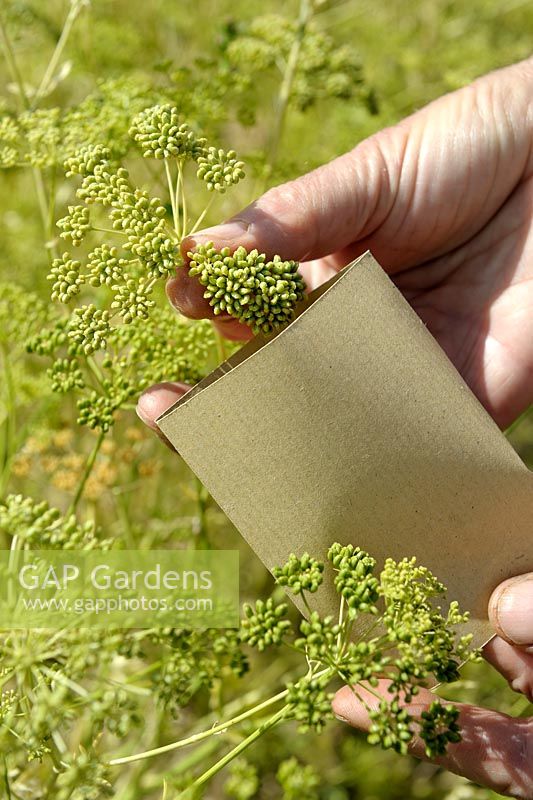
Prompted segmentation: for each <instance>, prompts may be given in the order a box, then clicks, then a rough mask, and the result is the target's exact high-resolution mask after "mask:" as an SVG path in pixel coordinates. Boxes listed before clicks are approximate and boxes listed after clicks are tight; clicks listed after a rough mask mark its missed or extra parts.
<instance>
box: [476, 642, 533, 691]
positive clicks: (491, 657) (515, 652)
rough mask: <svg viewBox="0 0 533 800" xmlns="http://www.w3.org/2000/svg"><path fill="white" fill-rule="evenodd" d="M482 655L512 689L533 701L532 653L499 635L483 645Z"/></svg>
mask: <svg viewBox="0 0 533 800" xmlns="http://www.w3.org/2000/svg"><path fill="white" fill-rule="evenodd" d="M483 657H484V658H485V659H486V660H487V661H488V662H489V664H492V666H493V667H494V668H495V669H497V670H498V672H500V673H501V674H502V675H503V677H504V678H505V679H506V680H507V681H508V683H509V686H510V687H511V689H513V691H515V692H520V693H521V694H524V695H525V696H526V697H527V698H528V700H529V701H530V702H532V703H533V654H532V653H528V652H526V650H523V649H522V648H519V647H516V646H515V645H513V644H509V642H506V641H505V639H502V638H501V637H500V636H495V637H494V639H491V641H490V642H489V643H488V644H486V645H485V647H484V648H483Z"/></svg>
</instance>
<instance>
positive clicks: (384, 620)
mask: <svg viewBox="0 0 533 800" xmlns="http://www.w3.org/2000/svg"><path fill="white" fill-rule="evenodd" d="M328 562H329V563H328V569H329V571H330V576H331V577H332V578H333V580H332V581H331V583H332V585H333V586H334V588H335V589H336V591H337V594H338V596H339V600H340V605H339V614H338V617H337V615H335V616H334V617H330V616H328V617H323V616H321V614H320V613H319V612H318V611H313V610H312V609H311V606H310V600H309V598H310V595H311V594H313V593H314V592H316V591H317V590H318V589H319V588H320V586H321V585H322V582H323V579H324V576H325V564H323V563H322V562H320V561H318V560H317V559H315V558H312V557H311V556H310V555H309V554H308V553H304V555H303V556H301V557H297V556H295V555H294V554H292V555H291V556H290V557H289V559H288V561H287V563H286V564H285V565H283V566H282V567H278V568H275V569H274V570H273V574H274V577H275V578H276V582H277V583H278V584H280V585H281V586H284V587H286V589H287V591H289V592H292V593H293V594H295V595H297V596H298V597H299V598H300V600H301V601H302V602H303V605H304V606H305V608H306V609H307V613H308V618H307V619H303V620H302V621H301V622H300V624H299V626H298V628H297V630H295V629H294V627H293V626H292V625H288V624H287V617H286V616H285V611H286V609H285V606H284V604H281V605H277V604H275V603H274V601H273V599H272V598H270V601H269V600H267V601H266V602H264V601H261V602H259V603H256V605H255V607H252V606H245V617H244V619H243V621H242V623H241V625H242V631H243V633H242V634H241V641H244V642H246V643H247V644H249V645H251V646H254V647H257V648H258V649H259V650H263V649H264V648H265V647H267V646H269V645H272V644H276V645H279V644H287V645H289V646H290V647H291V648H292V649H293V650H296V651H298V652H300V653H302V655H303V656H304V658H305V666H306V672H305V674H304V675H303V676H302V677H301V678H300V679H299V680H296V681H293V682H291V683H289V684H288V685H287V687H286V694H285V706H284V708H283V709H282V711H280V715H282V716H284V717H286V718H293V719H296V720H297V721H298V722H299V723H300V729H301V730H303V731H305V730H309V729H314V730H318V731H320V730H321V729H322V728H323V726H324V725H325V723H326V721H327V719H329V718H330V717H331V698H332V694H331V692H330V685H331V683H332V681H336V680H339V679H340V680H341V681H342V682H343V683H345V684H349V685H352V686H354V687H357V684H359V683H363V685H365V686H366V687H368V686H370V687H378V685H379V681H380V680H386V681H387V682H388V696H385V697H383V699H382V700H381V702H380V704H379V705H378V707H377V708H375V709H371V708H367V711H368V712H369V714H370V718H371V721H372V724H371V728H370V733H369V741H370V742H371V743H373V744H379V745H381V746H382V747H385V748H392V749H393V750H396V751H397V752H399V753H406V752H407V748H408V745H409V743H410V742H411V740H412V739H413V736H415V735H417V736H419V737H420V738H421V739H422V740H423V741H424V744H425V748H426V753H427V755H428V757H434V756H438V755H442V754H443V753H444V752H445V751H446V747H447V745H448V744H449V743H450V742H457V741H459V740H460V730H459V725H458V712H457V709H455V708H454V707H452V706H445V705H443V704H442V703H441V702H440V701H438V700H437V701H435V703H434V704H432V705H431V707H430V708H429V709H427V710H426V711H425V712H424V714H423V715H422V717H421V718H415V717H413V716H412V715H411V714H410V713H409V711H408V709H407V708H406V703H409V702H410V700H411V699H412V698H413V697H414V696H415V695H416V694H417V693H418V691H419V689H420V687H421V686H426V684H427V682H428V680H429V678H430V677H431V678H432V680H434V679H435V678H436V679H437V680H441V681H452V680H455V679H456V677H457V669H458V666H459V663H460V661H462V660H465V659H468V658H472V657H475V656H476V653H475V652H472V651H471V650H470V649H469V644H470V637H469V636H461V635H458V627H459V626H461V625H462V624H463V623H464V622H465V621H466V619H467V614H464V613H462V612H461V611H460V610H459V608H458V607H457V604H456V603H451V604H450V607H449V610H448V611H447V612H446V613H444V612H443V611H442V608H441V606H440V605H439V604H438V602H439V600H442V598H443V595H444V593H445V588H444V586H443V585H442V584H441V583H440V582H439V581H438V580H437V579H436V578H435V577H434V576H433V575H432V574H431V572H430V571H429V570H427V569H426V568H424V567H421V566H419V565H418V564H417V563H416V560H415V559H403V560H401V561H399V562H396V561H393V560H392V559H388V560H387V562H386V564H385V566H384V568H383V570H382V571H381V573H379V574H376V572H375V569H376V561H375V559H373V558H372V557H371V556H370V555H369V554H368V553H366V552H365V551H363V550H361V549H360V548H358V547H354V546H353V545H341V544H339V543H335V544H333V545H332V547H331V548H330V549H329V551H328ZM331 573H332V574H331ZM365 617H367V618H368V619H367V620H364V618H365ZM361 618H362V619H361ZM356 619H357V620H359V622H360V630H364V629H365V628H366V629H367V630H369V631H374V630H375V629H377V632H376V633H375V635H373V636H372V635H369V636H367V638H364V639H361V640H359V641H356V640H355V639H354V636H353V632H354V627H353V626H354V621H355V620H356ZM355 690H356V688H355ZM363 702H364V701H363Z"/></svg>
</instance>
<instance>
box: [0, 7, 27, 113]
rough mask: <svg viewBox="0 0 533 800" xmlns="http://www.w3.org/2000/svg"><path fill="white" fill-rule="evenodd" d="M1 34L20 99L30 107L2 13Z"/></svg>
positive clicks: (23, 104) (25, 105)
mask: <svg viewBox="0 0 533 800" xmlns="http://www.w3.org/2000/svg"><path fill="white" fill-rule="evenodd" d="M0 36H1V37H2V43H3V45H4V53H5V57H6V61H7V67H8V69H9V71H10V73H11V77H12V78H13V81H14V83H16V85H17V88H18V96H19V100H20V102H21V105H22V106H23V108H25V109H26V110H27V109H29V108H30V101H29V99H28V95H27V94H26V89H25V88H24V81H23V80H22V75H21V74H20V72H19V68H18V64H17V60H16V58H15V53H14V51H13V46H12V44H11V40H10V38H9V35H8V33H7V29H6V26H5V24H4V20H3V18H2V15H1V14H0Z"/></svg>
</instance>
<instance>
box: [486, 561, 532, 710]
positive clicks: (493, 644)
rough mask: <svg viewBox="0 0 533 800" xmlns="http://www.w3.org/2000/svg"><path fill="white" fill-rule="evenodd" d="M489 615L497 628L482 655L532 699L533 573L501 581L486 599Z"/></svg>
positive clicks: (516, 690)
mask: <svg viewBox="0 0 533 800" xmlns="http://www.w3.org/2000/svg"><path fill="white" fill-rule="evenodd" d="M489 616H490V619H491V622H492V624H493V626H494V628H495V630H496V631H497V632H498V634H499V635H498V636H496V637H495V638H494V639H492V640H491V641H490V642H489V643H488V644H487V645H485V647H484V649H483V655H484V657H485V658H486V659H487V661H488V662H489V663H490V664H492V665H493V666H494V667H495V668H496V669H497V670H498V671H499V672H501V674H502V675H503V676H504V678H506V679H507V681H508V682H509V685H510V686H511V688H512V689H514V690H515V692H521V693H522V694H524V695H525V696H526V697H527V698H528V699H529V700H531V701H533V573H529V574H527V575H520V576H518V577H516V578H510V579H509V580H507V581H504V582H503V583H501V584H500V585H499V586H498V587H497V588H496V589H495V590H494V592H493V593H492V597H491V598H490V601H489Z"/></svg>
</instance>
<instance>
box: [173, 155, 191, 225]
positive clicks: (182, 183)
mask: <svg viewBox="0 0 533 800" xmlns="http://www.w3.org/2000/svg"><path fill="white" fill-rule="evenodd" d="M178 185H179V187H180V195H181V238H182V239H185V237H186V236H187V225H188V223H189V220H188V218H187V194H186V192H185V180H184V175H183V163H182V161H181V159H180V160H179V161H178V184H177V185H176V205H177V204H178V202H179V200H178Z"/></svg>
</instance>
